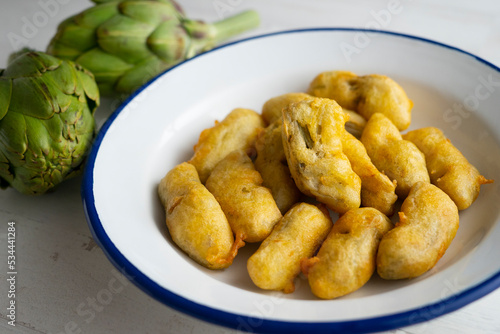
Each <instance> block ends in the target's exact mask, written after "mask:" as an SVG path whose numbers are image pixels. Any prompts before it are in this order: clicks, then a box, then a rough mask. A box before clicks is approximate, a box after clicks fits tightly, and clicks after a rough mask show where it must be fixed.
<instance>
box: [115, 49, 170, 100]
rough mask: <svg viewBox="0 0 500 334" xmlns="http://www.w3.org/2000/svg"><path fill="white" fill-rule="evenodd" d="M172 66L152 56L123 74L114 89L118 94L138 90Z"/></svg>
mask: <svg viewBox="0 0 500 334" xmlns="http://www.w3.org/2000/svg"><path fill="white" fill-rule="evenodd" d="M172 65H174V64H168V63H165V62H162V61H161V60H160V59H159V58H158V57H155V56H152V57H150V58H148V59H146V60H144V61H142V62H141V63H139V64H137V65H136V66H135V67H134V68H133V69H131V70H130V71H128V72H126V73H125V74H123V75H122V76H121V78H120V79H119V80H118V82H117V83H116V85H115V87H114V89H115V91H117V92H123V93H128V92H131V91H132V90H134V89H136V88H137V87H138V85H139V86H141V85H143V84H145V83H146V82H148V81H149V80H151V79H152V78H154V77H155V76H156V75H157V74H158V73H161V72H162V71H164V70H165V69H167V68H169V67H170V66H172Z"/></svg>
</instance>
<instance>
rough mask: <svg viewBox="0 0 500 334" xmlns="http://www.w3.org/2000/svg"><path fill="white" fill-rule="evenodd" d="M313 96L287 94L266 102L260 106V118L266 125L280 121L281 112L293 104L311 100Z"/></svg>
mask: <svg viewBox="0 0 500 334" xmlns="http://www.w3.org/2000/svg"><path fill="white" fill-rule="evenodd" d="M313 98H314V96H311V95H309V94H306V93H287V94H283V95H279V96H276V97H273V98H271V99H269V100H267V101H266V102H265V103H264V105H263V106H262V118H263V119H264V121H265V122H266V124H271V123H274V122H275V121H276V120H278V119H281V111H282V110H283V108H285V107H286V106H287V105H289V104H290V103H293V102H300V101H305V100H311V99H313Z"/></svg>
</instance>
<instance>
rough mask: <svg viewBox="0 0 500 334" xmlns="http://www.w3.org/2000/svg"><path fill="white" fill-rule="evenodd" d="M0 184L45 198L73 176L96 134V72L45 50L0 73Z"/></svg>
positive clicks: (20, 57) (22, 57) (15, 60)
mask: <svg viewBox="0 0 500 334" xmlns="http://www.w3.org/2000/svg"><path fill="white" fill-rule="evenodd" d="M0 101H1V104H0V186H1V187H2V188H6V187H8V186H9V185H10V186H12V187H13V188H15V189H17V190H18V191H20V192H21V193H25V194H42V193H45V192H46V191H47V190H49V189H51V188H53V187H54V186H56V185H57V184H59V183H60V182H62V181H63V180H65V179H67V178H69V177H71V176H73V175H75V174H76V172H77V171H78V170H79V169H80V168H81V166H82V162H83V161H84V159H85V156H86V154H87V152H88V149H89V148H90V146H91V144H92V140H93V138H94V135H95V121H94V117H93V113H94V111H95V109H96V108H97V106H98V105H99V90H98V88H97V85H96V82H95V80H94V77H93V75H92V73H90V72H89V71H88V70H85V69H83V68H82V67H81V66H80V65H78V64H75V63H73V62H71V61H66V60H61V59H57V58H55V57H52V56H50V55H47V54H45V53H42V52H23V53H22V54H21V55H16V56H15V57H11V58H10V62H9V64H8V66H7V68H6V69H0Z"/></svg>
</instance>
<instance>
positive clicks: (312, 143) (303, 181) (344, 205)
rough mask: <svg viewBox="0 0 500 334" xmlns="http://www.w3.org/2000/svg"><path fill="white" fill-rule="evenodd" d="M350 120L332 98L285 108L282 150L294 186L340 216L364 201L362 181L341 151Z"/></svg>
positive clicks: (297, 103)
mask: <svg viewBox="0 0 500 334" xmlns="http://www.w3.org/2000/svg"><path fill="white" fill-rule="evenodd" d="M347 117H348V116H347V115H346V114H345V113H344V112H342V109H341V108H340V106H339V105H338V104H337V103H336V102H335V101H333V100H330V99H322V98H315V99H313V100H307V101H302V102H296V103H292V104H289V105H288V106H287V107H285V108H284V109H283V131H282V135H283V148H284V150H285V155H286V158H287V161H288V167H289V168H290V172H291V174H292V177H293V179H294V180H295V184H296V185H297V187H298V188H299V189H300V190H301V191H302V192H303V193H305V194H306V195H309V196H313V197H315V198H316V199H317V200H318V201H319V202H322V203H325V204H326V205H327V206H328V207H329V208H330V209H332V210H333V211H336V212H339V213H344V212H346V211H348V210H350V209H353V208H358V207H359V205H360V202H361V198H360V193H361V180H360V178H359V176H358V175H356V173H354V171H353V170H352V168H351V164H350V162H349V160H348V159H347V157H346V156H345V154H344V153H343V152H342V140H341V138H342V134H343V132H344V131H345V129H344V124H345V121H346V119H347Z"/></svg>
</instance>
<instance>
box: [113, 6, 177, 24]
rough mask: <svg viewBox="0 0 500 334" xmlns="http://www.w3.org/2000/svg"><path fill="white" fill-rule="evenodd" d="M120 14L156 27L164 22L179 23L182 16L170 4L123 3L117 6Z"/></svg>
mask: <svg viewBox="0 0 500 334" xmlns="http://www.w3.org/2000/svg"><path fill="white" fill-rule="evenodd" d="M119 9H120V12H121V13H123V14H124V15H126V16H128V17H130V18H133V19H135V20H138V21H141V22H144V23H148V24H152V25H158V24H160V23H161V22H164V21H175V22H177V23H180V18H182V15H181V14H180V13H179V12H178V11H177V9H176V7H175V6H174V5H173V4H172V3H170V2H154V1H148V2H145V1H124V2H121V3H120V5H119Z"/></svg>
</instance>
